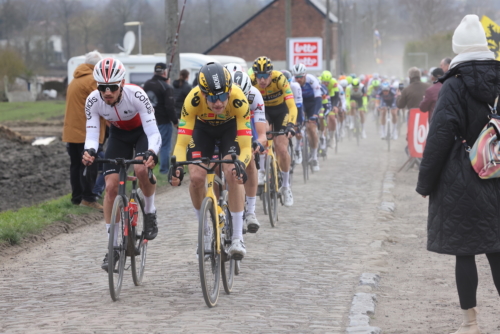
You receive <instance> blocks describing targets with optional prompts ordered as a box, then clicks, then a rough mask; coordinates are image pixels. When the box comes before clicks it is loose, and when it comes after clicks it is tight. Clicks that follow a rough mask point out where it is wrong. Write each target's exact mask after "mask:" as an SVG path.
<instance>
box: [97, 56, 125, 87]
mask: <svg viewBox="0 0 500 334" xmlns="http://www.w3.org/2000/svg"><path fill="white" fill-rule="evenodd" d="M123 78H125V66H123V64H122V62H121V61H119V60H118V59H114V58H111V57H109V58H104V59H101V60H99V62H97V64H95V66H94V80H95V81H97V82H98V83H111V82H120V81H122V80H123Z"/></svg>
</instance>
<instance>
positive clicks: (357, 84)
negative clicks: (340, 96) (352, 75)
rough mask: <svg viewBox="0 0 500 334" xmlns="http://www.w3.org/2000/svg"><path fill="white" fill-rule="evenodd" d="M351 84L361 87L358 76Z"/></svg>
mask: <svg viewBox="0 0 500 334" xmlns="http://www.w3.org/2000/svg"><path fill="white" fill-rule="evenodd" d="M351 85H352V86H353V87H359V79H358V78H356V79H352V82H351Z"/></svg>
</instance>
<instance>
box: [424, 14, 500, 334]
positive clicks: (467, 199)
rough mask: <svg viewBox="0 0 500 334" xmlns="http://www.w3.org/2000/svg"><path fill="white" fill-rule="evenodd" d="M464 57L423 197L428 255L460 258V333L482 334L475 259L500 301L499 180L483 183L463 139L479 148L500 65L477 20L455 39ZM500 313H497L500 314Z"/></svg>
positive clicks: (445, 91)
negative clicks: (481, 260) (487, 270)
mask: <svg viewBox="0 0 500 334" xmlns="http://www.w3.org/2000/svg"><path fill="white" fill-rule="evenodd" d="M453 51H454V52H455V53H457V54H458V55H457V56H456V57H455V58H454V59H453V61H452V62H451V64H450V70H449V72H447V73H446V74H445V75H444V76H443V77H441V78H440V79H439V81H440V82H442V83H443V86H442V88H441V91H440V93H439V99H438V101H437V104H436V108H435V109H434V115H433V117H432V123H431V124H430V129H429V135H428V137H427V145H426V147H425V150H424V157H423V160H422V163H421V166H420V173H419V176H418V184H417V189H416V190H417V192H418V193H419V194H421V195H422V196H423V197H426V196H430V198H429V216H428V222H427V232H428V240H427V249H428V250H429V251H432V252H436V253H441V254H450V255H454V256H456V268H455V273H456V283H457V289H458V296H459V300H460V307H461V308H462V310H463V313H464V321H463V323H462V325H461V327H460V329H459V330H458V331H457V332H456V333H475V334H476V333H477V334H478V333H479V328H478V326H477V321H476V309H475V307H476V290H477V286H478V277H477V269H476V262H475V255H479V254H486V256H487V258H488V260H489V263H490V266H491V271H492V274H493V280H494V282H495V286H496V288H497V291H498V292H499V294H500V206H499V204H500V179H498V178H495V179H488V180H482V179H480V178H479V176H478V175H477V173H476V172H475V171H474V169H473V168H472V166H471V162H470V159H469V155H468V153H467V152H466V151H465V150H464V146H463V144H462V142H461V140H460V137H463V138H465V140H466V141H467V144H468V145H473V144H474V142H475V141H476V139H477V137H478V136H479V133H480V132H481V130H482V128H483V127H484V126H485V125H486V123H487V122H488V115H489V114H490V109H489V107H488V104H490V105H493V104H494V101H495V98H496V97H497V96H498V95H499V93H500V62H498V61H496V60H494V59H495V56H494V54H493V52H491V51H489V50H488V44H487V41H486V36H485V33H484V30H483V27H482V26H481V23H480V22H479V18H478V17H477V16H476V15H467V16H465V17H464V19H463V20H462V22H461V23H460V25H459V26H458V27H457V29H456V30H455V33H454V35H453ZM497 311H498V310H497Z"/></svg>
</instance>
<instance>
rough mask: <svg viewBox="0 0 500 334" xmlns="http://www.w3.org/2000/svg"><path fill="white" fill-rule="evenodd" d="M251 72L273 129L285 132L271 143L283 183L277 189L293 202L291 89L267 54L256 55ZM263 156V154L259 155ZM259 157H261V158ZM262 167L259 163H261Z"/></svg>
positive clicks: (293, 113)
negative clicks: (289, 146) (291, 181)
mask: <svg viewBox="0 0 500 334" xmlns="http://www.w3.org/2000/svg"><path fill="white" fill-rule="evenodd" d="M252 70H253V73H252V74H251V75H250V79H251V80H252V85H253V86H254V87H256V88H258V89H259V91H260V93H261V94H262V97H263V98H264V104H265V106H266V120H267V122H268V125H269V128H270V127H271V126H272V127H273V131H281V130H283V131H284V132H285V133H286V134H287V135H286V136H277V137H275V138H274V145H275V151H276V155H277V157H278V163H279V166H280V169H281V173H282V179H283V183H282V187H281V189H280V193H281V196H282V197H283V204H284V205H285V206H288V207H289V206H292V205H293V195H292V190H291V188H290V181H289V180H290V155H289V154H288V138H291V137H292V136H294V135H295V130H294V126H295V122H296V120H297V106H296V105H295V100H294V98H293V93H292V89H291V88H290V84H289V82H288V80H287V78H286V77H285V76H284V75H283V73H281V72H280V71H274V70H273V64H272V63H271V60H270V59H269V58H267V57H258V58H257V59H255V61H254V63H253V66H252ZM262 158H263V157H262ZM261 161H264V160H262V159H261ZM261 168H262V164H261ZM261 183H263V178H262V173H261V172H260V173H259V184H261Z"/></svg>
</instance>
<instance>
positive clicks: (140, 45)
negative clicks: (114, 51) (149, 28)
mask: <svg viewBox="0 0 500 334" xmlns="http://www.w3.org/2000/svg"><path fill="white" fill-rule="evenodd" d="M141 25H142V22H141V23H139V54H140V55H142V39H141V37H142V36H141Z"/></svg>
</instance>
